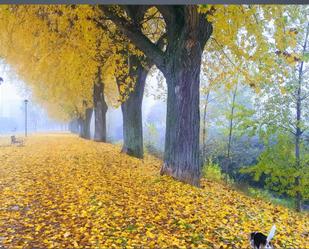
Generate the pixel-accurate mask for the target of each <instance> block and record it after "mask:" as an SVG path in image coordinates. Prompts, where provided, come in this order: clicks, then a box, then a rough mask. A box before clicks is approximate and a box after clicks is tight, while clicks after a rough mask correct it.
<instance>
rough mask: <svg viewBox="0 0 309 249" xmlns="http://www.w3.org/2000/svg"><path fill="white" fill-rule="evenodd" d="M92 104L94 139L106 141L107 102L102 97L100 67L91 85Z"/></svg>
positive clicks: (102, 87)
mask: <svg viewBox="0 0 309 249" xmlns="http://www.w3.org/2000/svg"><path fill="white" fill-rule="evenodd" d="M93 105H94V122H95V131H94V140H95V141H98V142H106V112H107V108H108V106H107V104H106V102H105V98H104V84H103V82H102V78H101V68H100V67H99V68H98V75H97V79H96V82H95V83H94V85H93Z"/></svg>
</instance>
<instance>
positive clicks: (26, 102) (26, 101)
mask: <svg viewBox="0 0 309 249" xmlns="http://www.w3.org/2000/svg"><path fill="white" fill-rule="evenodd" d="M24 102H25V137H27V104H28V100H27V99H25V100H24Z"/></svg>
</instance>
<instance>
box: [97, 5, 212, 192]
mask: <svg viewBox="0 0 309 249" xmlns="http://www.w3.org/2000/svg"><path fill="white" fill-rule="evenodd" d="M100 7H101V9H103V10H104V13H105V14H106V15H107V16H108V17H109V18H111V20H112V21H113V22H114V23H115V24H116V25H117V26H118V27H119V29H120V30H121V31H122V32H123V34H125V35H126V36H127V37H128V38H129V39H130V40H131V41H132V42H133V43H134V44H135V45H136V46H137V47H138V48H139V49H141V50H142V51H143V52H144V54H145V55H146V56H147V58H148V59H149V60H150V61H151V62H152V63H154V64H155V65H156V66H157V67H158V68H159V69H160V70H161V71H162V73H163V74H164V76H165V78H166V82H167V85H168V97H167V118H166V135H165V153H164V165H163V166H162V168H161V174H166V175H170V176H172V177H174V178H176V179H178V180H180V181H183V182H186V183H189V184H192V185H195V186H199V182H200V181H199V180H200V168H201V165H200V157H199V132H200V113H199V83H200V82H199V81H200V79H199V74H200V65H201V56H202V51H203V48H204V46H205V43H206V41H207V40H208V39H209V37H210V35H211V33H212V25H211V24H210V23H209V22H208V21H207V20H206V15H205V14H201V13H198V10H197V6H195V5H185V6H184V5H177V6H176V5H173V6H172V5H170V6H163V5H160V6H156V7H157V8H158V9H159V11H160V12H161V14H162V16H163V18H164V20H165V23H166V40H167V46H166V49H165V51H162V49H160V47H159V46H158V45H157V44H154V43H152V42H151V41H150V40H149V39H148V38H147V37H146V36H145V35H144V34H143V32H142V30H141V25H140V20H139V19H140V16H141V15H140V14H137V13H138V11H139V10H141V8H143V7H141V6H126V7H125V8H123V9H125V10H126V11H127V14H128V15H129V16H130V18H131V21H127V20H126V19H124V18H123V17H120V16H118V15H117V14H116V12H113V11H112V9H111V8H109V7H108V6H100ZM144 9H145V8H144ZM144 9H143V11H144Z"/></svg>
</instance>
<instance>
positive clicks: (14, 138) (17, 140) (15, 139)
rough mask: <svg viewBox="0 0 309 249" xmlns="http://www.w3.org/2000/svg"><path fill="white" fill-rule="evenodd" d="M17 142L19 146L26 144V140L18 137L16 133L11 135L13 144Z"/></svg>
mask: <svg viewBox="0 0 309 249" xmlns="http://www.w3.org/2000/svg"><path fill="white" fill-rule="evenodd" d="M14 144H16V145H17V146H24V140H23V139H21V138H20V139H18V138H16V137H15V136H14V135H13V136H11V145H14Z"/></svg>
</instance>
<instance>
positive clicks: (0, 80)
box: [0, 77, 3, 116]
mask: <svg viewBox="0 0 309 249" xmlns="http://www.w3.org/2000/svg"><path fill="white" fill-rule="evenodd" d="M2 83H3V78H2V77H0V86H1V85H2ZM0 94H1V103H0V105H1V108H0V110H1V112H0V115H1V116H2V108H3V94H2V88H1V92H0Z"/></svg>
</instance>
